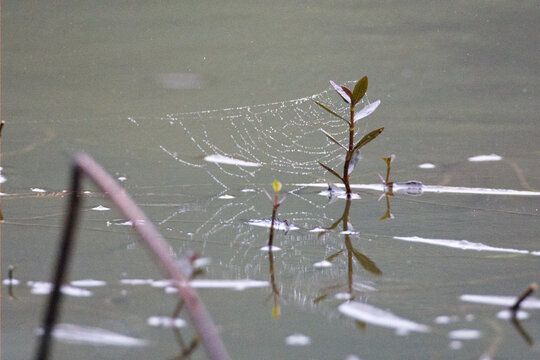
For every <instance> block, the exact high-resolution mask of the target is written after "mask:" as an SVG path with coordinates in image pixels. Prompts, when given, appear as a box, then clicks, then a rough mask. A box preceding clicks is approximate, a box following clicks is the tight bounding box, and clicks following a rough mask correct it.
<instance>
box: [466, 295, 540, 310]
mask: <svg viewBox="0 0 540 360" xmlns="http://www.w3.org/2000/svg"><path fill="white" fill-rule="evenodd" d="M459 299H460V300H461V301H465V302H472V303H477V304H485V305H498V306H505V307H510V306H513V305H514V304H515V303H516V301H517V297H515V296H498V295H471V294H464V295H461V296H460V297H459ZM519 307H520V308H522V309H540V299H538V298H535V297H528V298H527V299H525V300H524V301H523V302H522V303H521V304H520V305H519Z"/></svg>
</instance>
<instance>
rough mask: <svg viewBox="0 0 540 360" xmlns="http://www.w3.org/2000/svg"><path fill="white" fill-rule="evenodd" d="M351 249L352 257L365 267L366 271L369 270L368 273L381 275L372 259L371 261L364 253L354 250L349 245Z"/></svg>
mask: <svg viewBox="0 0 540 360" xmlns="http://www.w3.org/2000/svg"><path fill="white" fill-rule="evenodd" d="M351 249H352V252H353V255H354V257H355V258H356V260H358V262H359V263H360V265H362V267H363V268H364V269H366V270H367V271H369V272H370V273H372V274H375V275H381V274H382V271H381V269H379V268H378V267H377V265H375V263H374V262H373V261H371V259H370V258H368V257H367V256H366V255H364V254H362V253H360V252H359V251H358V250H356V249H355V248H353V247H351Z"/></svg>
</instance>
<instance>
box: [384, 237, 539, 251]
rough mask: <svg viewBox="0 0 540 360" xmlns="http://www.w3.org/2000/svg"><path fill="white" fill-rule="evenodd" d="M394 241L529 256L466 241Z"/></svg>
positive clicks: (414, 239)
mask: <svg viewBox="0 0 540 360" xmlns="http://www.w3.org/2000/svg"><path fill="white" fill-rule="evenodd" d="M394 239H396V240H403V241H410V242H417V243H422V244H430V245H437V246H444V247H449V248H454V249H461V250H475V251H496V252H505V253H513V254H530V253H531V252H530V251H529V250H517V249H507V248H498V247H493V246H489V245H485V244H482V243H474V242H470V241H467V240H446V239H426V238H421V237H418V236H394Z"/></svg>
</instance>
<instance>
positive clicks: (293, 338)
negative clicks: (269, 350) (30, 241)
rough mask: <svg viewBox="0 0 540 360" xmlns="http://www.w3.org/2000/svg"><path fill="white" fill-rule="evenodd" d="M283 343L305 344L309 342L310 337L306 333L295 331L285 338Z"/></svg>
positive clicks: (291, 344)
mask: <svg viewBox="0 0 540 360" xmlns="http://www.w3.org/2000/svg"><path fill="white" fill-rule="evenodd" d="M285 344H287V345H290V346H307V345H310V344H311V338H310V337H309V336H307V335H304V334H300V333H296V334H292V335H289V336H287V337H286V338H285Z"/></svg>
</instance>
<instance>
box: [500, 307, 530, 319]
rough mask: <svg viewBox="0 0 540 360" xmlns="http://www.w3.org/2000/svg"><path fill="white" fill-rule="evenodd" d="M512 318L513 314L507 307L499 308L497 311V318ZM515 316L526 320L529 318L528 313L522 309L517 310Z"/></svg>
mask: <svg viewBox="0 0 540 360" xmlns="http://www.w3.org/2000/svg"><path fill="white" fill-rule="evenodd" d="M513 318H514V314H513V313H512V311H510V310H508V309H506V310H501V311H499V312H498V313H497V319H501V320H510V319H513ZM515 318H516V319H518V320H527V319H528V318H529V313H528V312H525V311H522V310H518V311H517V312H516V314H515Z"/></svg>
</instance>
